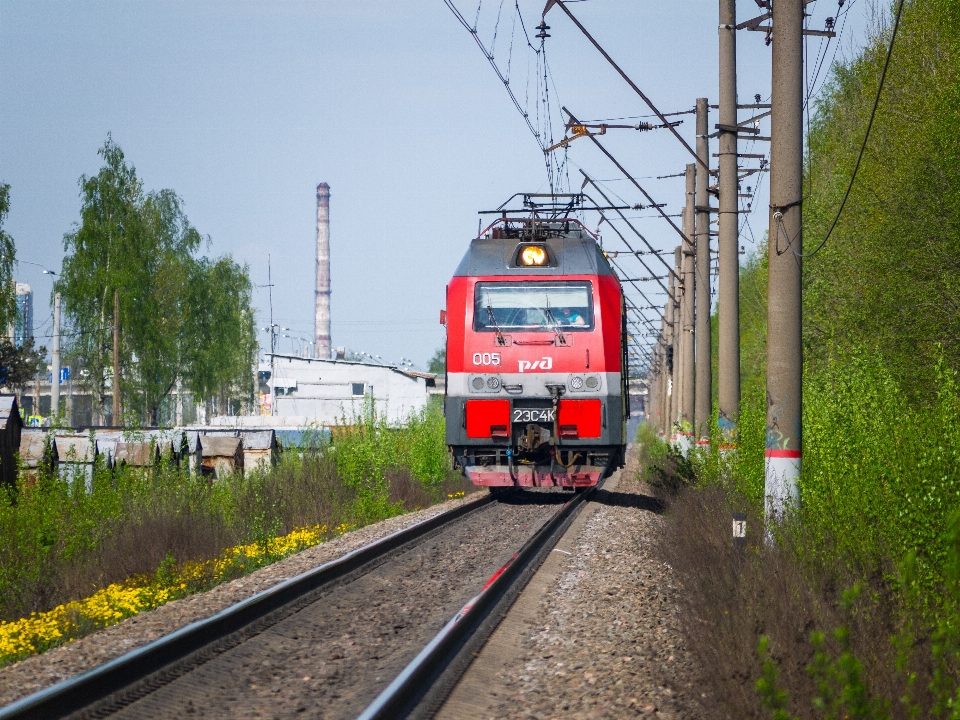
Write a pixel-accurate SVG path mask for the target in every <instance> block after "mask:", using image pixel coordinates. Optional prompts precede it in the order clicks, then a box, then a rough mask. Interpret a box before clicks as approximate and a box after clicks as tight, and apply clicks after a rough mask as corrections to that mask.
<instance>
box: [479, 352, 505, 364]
mask: <svg viewBox="0 0 960 720" xmlns="http://www.w3.org/2000/svg"><path fill="white" fill-rule="evenodd" d="M473 364H474V365H499V364H500V353H474V354H473Z"/></svg>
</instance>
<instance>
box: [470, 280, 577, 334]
mask: <svg viewBox="0 0 960 720" xmlns="http://www.w3.org/2000/svg"><path fill="white" fill-rule="evenodd" d="M473 329H474V330H479V331H490V332H496V331H497V330H500V331H501V332H505V331H507V330H510V331H525V332H539V331H542V332H555V331H556V330H557V329H562V330H565V331H567V330H574V331H577V330H592V329H593V292H592V288H591V285H590V283H589V282H576V281H568V282H478V283H477V286H476V293H475V295H474V306H473Z"/></svg>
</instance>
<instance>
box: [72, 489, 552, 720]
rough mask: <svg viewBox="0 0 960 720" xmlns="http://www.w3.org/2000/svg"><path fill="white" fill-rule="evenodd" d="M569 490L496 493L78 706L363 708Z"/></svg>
mask: <svg viewBox="0 0 960 720" xmlns="http://www.w3.org/2000/svg"><path fill="white" fill-rule="evenodd" d="M569 497H570V496H569V495H567V494H560V493H538V492H525V493H520V494H518V495H515V496H513V497H509V498H505V499H503V500H501V501H500V502H494V503H490V504H489V505H487V506H485V507H483V508H480V509H478V510H476V511H474V512H472V513H470V514H468V515H466V516H464V517H462V518H460V519H459V520H457V521H456V522H451V523H449V524H447V525H445V526H443V527H442V528H440V529H438V530H436V531H434V532H433V533H431V534H429V535H427V536H425V537H423V538H421V539H419V540H418V541H415V542H414V543H412V544H407V545H404V546H403V547H402V548H400V549H398V550H396V551H394V552H393V553H392V554H391V556H390V560H389V562H381V563H380V564H378V565H377V566H376V567H374V568H373V569H369V567H365V568H363V569H362V570H360V571H358V572H356V573H354V574H353V575H351V576H349V577H348V578H347V579H346V580H345V581H343V582H340V583H339V584H334V585H333V586H326V587H324V588H321V589H320V590H318V591H317V592H316V593H314V594H313V595H312V596H308V597H306V598H304V599H302V600H301V601H300V602H298V603H297V608H298V609H295V610H290V609H287V610H286V611H285V612H281V613H279V616H273V617H270V618H269V619H267V620H264V621H259V622H256V623H254V624H253V625H251V626H249V627H248V628H246V629H244V630H241V631H239V632H237V633H235V634H234V635H232V636H230V637H228V638H226V639H225V640H220V641H218V642H216V643H214V644H213V645H210V646H208V647H206V648H205V649H204V650H202V651H199V652H198V653H195V654H193V655H191V656H189V657H188V658H186V659H185V660H183V661H181V662H179V663H177V664H176V665H174V666H172V667H167V668H164V670H162V671H161V672H160V673H159V674H155V675H154V676H152V677H151V678H149V679H148V680H146V681H143V682H140V683H138V684H137V685H135V686H132V687H128V688H127V689H125V690H124V691H122V692H121V693H118V694H117V695H115V696H112V697H111V698H109V699H108V700H107V701H106V702H101V703H99V704H98V705H94V706H90V707H89V708H87V709H86V710H84V711H83V716H87V717H104V716H107V715H110V716H111V717H120V718H141V717H142V718H147V717H149V718H157V717H177V716H181V715H187V716H192V717H231V718H254V717H290V716H292V715H296V714H297V713H305V714H306V716H309V717H322V718H353V717H356V716H357V715H358V714H359V713H360V712H361V711H362V710H363V709H364V707H365V706H366V704H367V703H368V702H369V701H370V699H371V698H372V697H375V696H376V695H377V693H378V692H380V691H381V690H382V689H383V688H384V687H385V686H386V685H387V684H388V683H389V682H390V681H391V680H392V679H393V678H394V677H395V676H396V675H397V674H398V673H399V672H400V671H401V670H403V668H404V666H405V665H406V664H407V663H408V662H409V661H410V660H411V659H412V658H413V657H414V656H415V655H416V654H417V652H419V651H420V650H421V648H423V646H424V645H426V644H427V643H428V642H429V641H430V639H431V638H432V637H433V636H434V635H435V634H436V633H437V631H438V630H440V628H441V627H443V625H444V624H445V623H446V622H447V620H449V618H450V617H451V616H453V615H454V614H456V612H457V611H458V610H460V608H461V607H462V606H463V605H464V603H466V602H467V601H468V600H470V598H471V597H472V596H473V595H474V594H475V593H476V592H477V590H478V589H479V588H480V587H481V586H482V585H483V583H484V581H486V580H487V579H488V578H489V577H490V576H491V575H492V574H493V573H494V572H495V571H496V570H497V569H498V568H500V567H501V566H503V565H504V563H505V562H507V561H508V560H509V559H510V557H511V556H512V555H513V553H514V552H515V551H516V549H517V548H518V547H519V546H520V545H521V544H522V543H523V541H524V540H525V539H526V538H527V537H529V536H530V535H532V534H533V533H534V532H536V531H537V530H538V529H539V528H540V527H541V525H542V524H543V523H544V522H545V521H546V520H547V519H548V518H550V516H551V515H553V514H554V513H555V512H556V510H557V508H558V505H559V504H560V503H562V502H564V501H565V500H567V499H569Z"/></svg>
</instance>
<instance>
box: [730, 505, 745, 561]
mask: <svg viewBox="0 0 960 720" xmlns="http://www.w3.org/2000/svg"><path fill="white" fill-rule="evenodd" d="M746 544H747V514H746V513H739V512H738V513H734V514H733V546H734V547H735V548H736V549H737V551H738V552H740V553H742V552H743V549H744V547H746Z"/></svg>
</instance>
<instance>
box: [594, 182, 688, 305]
mask: <svg viewBox="0 0 960 720" xmlns="http://www.w3.org/2000/svg"><path fill="white" fill-rule="evenodd" d="M580 174H581V175H583V177H584V179H585V180H586V181H587V182H588V183H590V184H591V185H592V186H593V187H595V188H596V189H597V192H598V193H600V197H602V198H603V199H604V202H606V203H607V204H608V205H609V204H610V198H608V197H607V194H606V193H605V192H604V191H603V189H602V188H601V187H600V186H599V185H597V183H596V182H594V180H593V178H591V177H590V176H589V175H587V173H586V172H584V171H583V170H580ZM594 205H596V203H594ZM616 212H617V214H618V215H619V216H620V219H621V220H623V222H625V223H626V224H627V227H628V228H630V229H631V230H633V234H634V235H636V236H637V237H638V238H640V239H641V240H642V241H643V244H644V245H646V246H647V248H648V249H649V250H650V254H651V255H653V256H654V257H655V258H657V260H659V261H660V262H661V263H663V266H664V267H665V268H666V269H667V271H668V272H671V273H672V272H673V267H671V265H670V263H668V262H667V261H666V260H664V259H663V258H662V257H660V256H661V254H662V252H663V251H660V250H655V249H654V247H653V245H651V244H650V241H649V240H647V239H646V238H645V237H644V236H643V235H641V234H640V231H639V230H637V229H636V228H635V227H634V226H633V223H631V222H630V221H629V220H627V217H626V215H624V214H623V213H622V212H621V211H619V210H617V211H616ZM600 217H602V218H603V219H604V220H606V223H607V225H609V226H610V227H612V228H613V231H614V232H615V233H617V235H620V239H621V240H623V244H624V245H626V246H627V247H628V248H630V252H631V253H633V254H634V255H636V256H637V260H640V255H641V253H639V252H637V251H636V250H634V249H633V247H632V246H631V245H630V243H628V242H627V241H626V239H625V238H624V237H623V235H622V234H621V233H620V231H619V230H618V229H617V227H616V226H615V225H613V224H612V223H611V222H610V221H609V220H607V219H606V217H604V215H603V213H602V212H601V213H600ZM640 264H641V265H643V267H645V268H646V269H647V271H648V272H649V273H650V274H651V275H656V273H655V272H653V270H651V269H650V267H649V266H648V265H647V264H646V263H645V262H644V261H643V260H640ZM661 286H662V283H661ZM664 290H666V288H664ZM667 294H668V295H669V294H670V291H669V290H668V291H667Z"/></svg>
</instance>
